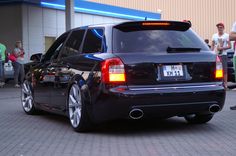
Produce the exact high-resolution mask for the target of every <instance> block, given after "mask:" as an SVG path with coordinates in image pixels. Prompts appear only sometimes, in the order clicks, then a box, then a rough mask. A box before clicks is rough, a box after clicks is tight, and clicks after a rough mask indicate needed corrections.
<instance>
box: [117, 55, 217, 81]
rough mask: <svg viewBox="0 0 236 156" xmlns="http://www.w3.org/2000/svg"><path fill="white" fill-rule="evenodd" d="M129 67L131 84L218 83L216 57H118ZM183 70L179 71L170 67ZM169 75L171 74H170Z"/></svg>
mask: <svg viewBox="0 0 236 156" xmlns="http://www.w3.org/2000/svg"><path fill="white" fill-rule="evenodd" d="M116 55H117V56H118V57H120V58H121V60H122V61H123V63H124V64H125V71H126V79H127V84H128V85H157V84H171V83H198V82H212V81H215V77H214V72H215V65H216V64H215V59H216V58H215V56H214V55H212V54H210V53H201V54H166V55H158V54H141V53H135V54H134V53H132V54H124V53H119V54H116ZM175 67H177V68H178V67H180V68H181V69H177V70H176V71H178V70H180V73H179V75H178V73H177V74H175V73H174V72H175V70H174V69H173V71H171V69H167V68H175ZM168 72H169V75H168Z"/></svg>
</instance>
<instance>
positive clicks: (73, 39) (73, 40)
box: [62, 30, 85, 57]
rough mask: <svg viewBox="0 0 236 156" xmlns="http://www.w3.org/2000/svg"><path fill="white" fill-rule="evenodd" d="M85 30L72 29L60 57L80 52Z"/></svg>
mask: <svg viewBox="0 0 236 156" xmlns="http://www.w3.org/2000/svg"><path fill="white" fill-rule="evenodd" d="M84 32H85V30H76V31H73V32H72V34H71V35H70V37H69V39H68V41H67V42H66V45H65V47H64V49H63V52H62V57H68V56H71V55H74V54H78V53H79V52H80V46H81V43H82V41H83V37H84Z"/></svg>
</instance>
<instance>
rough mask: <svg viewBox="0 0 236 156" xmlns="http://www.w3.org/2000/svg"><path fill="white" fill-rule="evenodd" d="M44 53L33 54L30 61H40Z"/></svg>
mask: <svg viewBox="0 0 236 156" xmlns="http://www.w3.org/2000/svg"><path fill="white" fill-rule="evenodd" d="M42 55H43V54H42V53H37V54H33V55H31V57H30V61H33V62H40V61H41V60H42Z"/></svg>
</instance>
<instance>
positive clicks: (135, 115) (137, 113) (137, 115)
mask: <svg viewBox="0 0 236 156" xmlns="http://www.w3.org/2000/svg"><path fill="white" fill-rule="evenodd" d="M129 117H130V118H131V119H134V120H138V119H141V118H142V117H143V111H142V110H141V109H138V108H135V109H132V110H131V111H130V112H129Z"/></svg>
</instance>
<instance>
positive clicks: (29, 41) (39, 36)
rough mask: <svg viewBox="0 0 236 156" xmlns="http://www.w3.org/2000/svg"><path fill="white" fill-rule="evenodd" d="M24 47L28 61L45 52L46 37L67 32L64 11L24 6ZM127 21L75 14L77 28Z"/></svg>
mask: <svg viewBox="0 0 236 156" xmlns="http://www.w3.org/2000/svg"><path fill="white" fill-rule="evenodd" d="M22 18H23V19H22V21H23V22H22V27H23V45H24V49H25V51H26V55H25V57H26V60H27V61H28V60H29V58H30V56H31V55H32V54H35V53H40V52H45V36H48V37H59V36H60V35H61V34H62V33H64V32H65V12H64V11H62V10H55V9H48V8H41V7H37V6H32V5H22ZM122 21H126V20H125V19H118V18H112V17H104V16H98V15H92V14H83V13H75V27H80V26H86V25H91V24H101V23H116V22H122Z"/></svg>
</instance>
